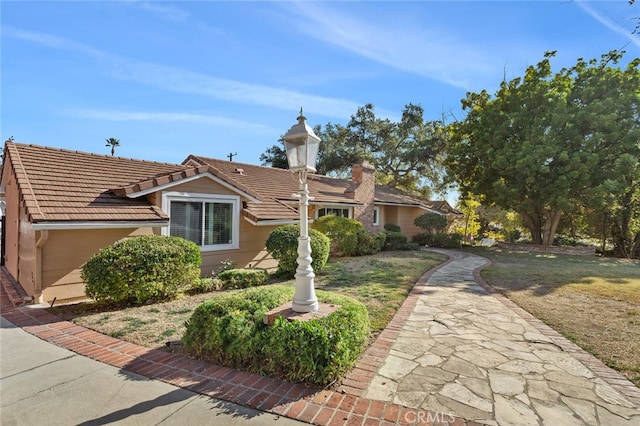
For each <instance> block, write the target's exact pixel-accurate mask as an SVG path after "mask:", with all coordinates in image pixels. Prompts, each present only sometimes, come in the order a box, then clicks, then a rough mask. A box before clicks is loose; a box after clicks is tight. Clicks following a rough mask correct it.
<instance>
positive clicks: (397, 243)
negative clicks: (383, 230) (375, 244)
mask: <svg viewBox="0 0 640 426" xmlns="http://www.w3.org/2000/svg"><path fill="white" fill-rule="evenodd" d="M406 245H407V237H406V236H405V235H403V234H402V233H401V232H387V238H386V243H385V250H403V247H404V246H406Z"/></svg>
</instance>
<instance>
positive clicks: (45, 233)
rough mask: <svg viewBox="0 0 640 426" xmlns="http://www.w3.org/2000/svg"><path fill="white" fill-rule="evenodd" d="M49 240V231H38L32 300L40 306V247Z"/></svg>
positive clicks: (41, 300) (42, 301) (41, 301)
mask: <svg viewBox="0 0 640 426" xmlns="http://www.w3.org/2000/svg"><path fill="white" fill-rule="evenodd" d="M48 239H49V231H48V230H46V229H43V230H41V231H40V238H38V240H37V241H36V264H35V273H36V276H35V280H34V283H33V287H34V289H33V290H34V291H33V293H34V298H35V299H36V300H37V301H38V302H37V303H39V304H42V303H44V300H43V298H42V247H43V246H44V244H45V243H46V242H47V240H48Z"/></svg>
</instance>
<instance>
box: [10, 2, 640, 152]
mask: <svg viewBox="0 0 640 426" xmlns="http://www.w3.org/2000/svg"><path fill="white" fill-rule="evenodd" d="M0 13H1V24H2V25H1V61H2V62H1V64H0V67H1V83H2V86H1V90H2V94H1V101H2V103H1V109H2V111H1V120H2V121H1V132H0V137H2V140H5V139H7V138H8V137H10V136H13V137H14V139H15V140H16V141H18V142H24V143H33V144H38V145H45V146H53V147H59V148H67V149H73V150H80V151H86V152H96V153H104V154H108V153H109V148H107V147H105V139H106V138H109V137H115V138H117V139H119V140H120V141H121V145H122V146H121V147H119V148H118V149H117V150H116V155H119V156H124V157H133V158H139V159H147V160H154V161H165V162H172V163H179V162H181V161H182V160H183V159H184V158H186V157H187V156H188V155H189V154H197V155H205V156H210V157H216V158H225V157H226V155H227V154H229V153H230V152H233V153H237V156H235V157H234V160H236V161H241V162H246V163H253V164H259V156H260V154H261V153H262V152H264V151H265V149H267V148H268V147H270V146H271V145H273V144H275V143H277V140H278V138H279V136H280V135H281V134H283V133H285V132H286V131H287V129H288V128H289V127H290V126H291V125H293V124H295V122H296V116H297V113H298V110H299V109H300V107H301V106H302V107H303V108H304V111H305V115H306V116H307V119H308V122H309V124H311V125H316V124H326V123H328V122H332V123H341V124H346V123H347V122H348V120H349V117H350V116H351V114H353V113H355V111H356V109H357V107H358V106H361V105H364V104H365V103H372V104H374V105H375V108H376V112H377V114H378V115H379V116H381V117H389V118H391V119H398V118H399V116H400V113H401V111H402V108H403V107H404V105H406V104H408V103H415V104H420V105H422V106H423V107H424V109H425V118H426V119H438V118H440V117H441V116H442V114H443V113H448V112H452V113H453V114H454V115H455V116H456V117H457V118H462V113H461V110H460V99H462V98H463V97H464V96H465V93H466V92H467V91H480V90H482V89H487V90H489V91H490V92H492V93H493V92H494V91H495V89H496V88H497V87H498V84H499V83H500V81H501V80H502V79H503V77H506V78H507V79H511V78H514V77H518V76H521V75H522V73H523V71H524V69H525V68H526V66H528V65H532V64H535V63H537V62H538V61H539V60H541V59H542V57H543V54H544V52H545V51H547V50H557V51H558V55H557V57H556V59H555V60H554V62H553V63H554V69H555V70H559V69H560V67H563V66H571V65H573V64H574V63H575V61H576V59H577V58H578V57H584V58H593V57H600V55H601V54H603V53H605V52H608V51H610V50H613V49H620V48H623V47H624V48H625V50H627V55H626V57H625V61H624V62H625V63H626V62H628V61H629V60H630V59H632V58H634V57H637V56H638V55H639V54H640V36H639V35H633V34H632V31H633V28H634V25H635V21H633V20H632V19H631V18H632V17H633V16H640V5H638V4H636V5H634V6H629V5H628V4H627V1H626V0H618V1H615V2H614V1H608V2H597V1H594V2H583V1H538V2H517V1H509V2H507V1H503V2H482V1H474V2H460V1H447V2H438V1H413V2H399V1H393V2H373V1H366V2H364V1H363V2H355V1H352V2H340V1H332V2H284V1H280V2H270V1H260V2H241V1H239V2H224V1H175V2H170V1H115V2H108V1H83V2H80V1H41V2H34V1H11V0H9V1H7V0H4V1H2V2H1V3H0Z"/></svg>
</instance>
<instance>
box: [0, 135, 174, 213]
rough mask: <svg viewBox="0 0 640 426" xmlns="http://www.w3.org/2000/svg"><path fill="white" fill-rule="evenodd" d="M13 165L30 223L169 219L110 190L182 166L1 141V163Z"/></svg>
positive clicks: (146, 204)
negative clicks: (2, 158) (2, 147)
mask: <svg viewBox="0 0 640 426" xmlns="http://www.w3.org/2000/svg"><path fill="white" fill-rule="evenodd" d="M7 162H9V163H10V164H12V165H13V169H14V174H15V176H16V179H17V181H18V185H19V187H20V190H21V193H22V198H23V202H24V205H25V207H26V209H27V214H28V215H29V217H30V219H31V221H32V222H35V223H37V222H49V221H51V222H55V221H113V220H117V221H158V220H167V219H168V217H167V215H166V214H164V213H163V212H162V210H161V209H159V208H157V207H156V206H152V205H151V204H150V203H149V202H148V201H146V200H145V199H129V198H122V197H118V196H116V195H115V194H113V193H112V192H110V189H111V188H117V187H122V186H125V185H129V184H131V183H132V182H136V181H141V180H144V179H148V178H149V177H153V176H158V175H164V174H167V173H171V172H176V171H179V170H184V169H186V167H185V166H182V165H178V164H167V163H156V162H150V161H141V160H133V159H128V158H121V157H111V156H105V155H97V154H88V153H84V152H78V151H70V150H64V149H56V148H48V147H42V146H37V145H26V144H20V143H15V142H7V143H6V144H5V152H4V162H3V168H4V167H5V164H4V163H7Z"/></svg>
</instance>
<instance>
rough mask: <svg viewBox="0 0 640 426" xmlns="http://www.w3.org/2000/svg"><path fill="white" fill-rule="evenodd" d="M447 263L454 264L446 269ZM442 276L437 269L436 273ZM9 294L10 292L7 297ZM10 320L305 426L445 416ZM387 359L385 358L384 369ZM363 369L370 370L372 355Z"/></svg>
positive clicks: (73, 328)
mask: <svg viewBox="0 0 640 426" xmlns="http://www.w3.org/2000/svg"><path fill="white" fill-rule="evenodd" d="M446 263H448V262H445V263H443V264H441V265H440V266H439V267H442V266H444V265H445V264H446ZM435 270H437V268H435V269H434V270H433V271H435ZM430 273H433V272H430ZM430 273H427V274H425V275H424V276H423V277H421V278H420V280H419V281H418V282H417V283H416V285H415V286H414V289H413V290H412V292H411V294H410V296H409V297H408V299H409V300H408V301H407V300H405V303H403V305H402V307H401V310H402V311H398V312H397V313H396V316H394V318H393V320H392V323H394V324H393V325H392V328H394V329H395V332H396V333H398V332H399V328H398V327H400V324H401V321H404V320H406V318H408V316H409V315H410V313H411V309H412V307H413V306H415V303H416V301H417V294H419V293H418V292H417V289H418V287H419V286H423V285H424V283H426V281H427V280H428V277H429V276H430ZM5 295H6V293H4V292H3V298H4V296H5ZM405 305H406V306H405ZM2 316H3V317H4V318H5V319H7V320H8V321H10V322H12V323H13V324H14V325H16V326H18V327H20V328H22V329H23V330H24V331H26V332H28V333H30V334H32V335H34V336H36V337H38V338H40V339H42V340H44V341H46V342H49V343H51V344H54V345H56V346H59V347H62V348H65V349H68V350H70V351H72V352H75V353H77V354H79V355H82V356H86V357H88V358H92V359H94V360H96V361H99V362H102V363H105V364H108V365H111V366H114V367H118V368H120V369H122V370H126V371H130V372H133V373H136V374H139V375H142V376H145V377H148V378H150V379H155V380H160V381H163V382H165V383H169V384H171V385H174V386H177V387H180V388H184V389H188V390H191V391H193V392H196V393H199V394H202V395H207V396H211V397H215V398H218V399H221V400H224V401H228V402H232V403H235V404H240V405H244V406H247V407H250V408H253V409H257V410H260V411H265V412H268V413H272V414H275V415H278V416H284V417H288V418H292V419H295V420H299V421H302V422H307V423H311V424H316V425H330V426H337V425H367V426H368V425H371V426H374V425H381V426H391V425H431V424H432V422H433V421H434V419H438V418H439V417H438V413H429V412H427V411H424V410H423V411H418V410H414V409H409V408H407V407H403V406H400V405H397V404H391V403H386V402H383V401H375V400H371V399H368V398H363V397H361V396H360V395H355V394H350V393H347V392H346V389H349V387H346V389H345V390H343V391H331V390H323V389H318V388H312V387H308V386H304V385H300V384H294V383H290V382H286V381H284V380H280V379H273V378H270V377H265V376H260V375H257V374H252V373H247V372H242V371H238V370H234V369H231V368H227V367H223V366H220V365H215V364H210V363H207V362H205V361H200V360H196V359H192V358H189V357H187V356H184V355H181V354H174V353H170V352H166V351H164V350H161V349H150V348H145V347H142V346H138V345H135V344H132V343H129V342H125V341H122V340H119V339H116V338H113V337H110V336H105V335H103V334H100V333H98V332H96V331H93V330H90V329H87V328H85V327H82V326H78V325H75V324H73V323H71V322H69V321H63V320H61V319H60V318H58V317H57V316H55V315H53V314H51V313H49V312H47V311H46V310H45V309H42V308H34V307H22V306H20V307H15V306H10V305H6V304H5V303H4V300H3V303H2ZM389 333H391V334H386V335H385V337H384V338H382V339H380V337H379V338H378V339H377V340H376V342H378V341H380V343H378V345H383V346H386V345H387V344H388V340H389V339H390V338H391V337H392V335H393V333H394V331H393V330H391V331H390V332H389ZM374 344H375V342H374ZM389 347H390V345H389ZM371 350H372V354H371V356H372V357H373V358H380V356H381V355H382V352H381V351H382V349H381V347H376V348H375V349H371ZM387 352H388V349H387ZM376 354H377V355H376ZM381 359H384V358H381ZM381 359H380V360H378V362H379V364H381V362H382V361H381ZM359 365H367V364H366V361H365V357H363V359H362V360H361V362H360V363H359ZM371 368H372V367H371ZM364 371H368V370H364ZM352 374H355V373H352ZM369 380H370V379H369ZM353 389H359V388H353ZM446 420H448V417H447V419H445V422H443V423H442V424H446V425H448V426H465V425H466V426H479V423H476V422H472V421H466V420H464V419H462V418H455V419H454V420H453V421H452V422H448V423H446Z"/></svg>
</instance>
